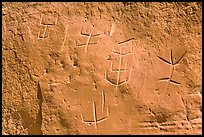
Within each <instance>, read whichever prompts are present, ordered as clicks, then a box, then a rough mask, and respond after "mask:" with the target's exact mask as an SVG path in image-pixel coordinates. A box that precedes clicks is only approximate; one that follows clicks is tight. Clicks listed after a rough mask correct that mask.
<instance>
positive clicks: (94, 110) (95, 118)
mask: <svg viewBox="0 0 204 137" xmlns="http://www.w3.org/2000/svg"><path fill="white" fill-rule="evenodd" d="M93 117H94V125H95V129H96V131H97V130H98V127H97V114H96V105H95V102H94V101H93Z"/></svg>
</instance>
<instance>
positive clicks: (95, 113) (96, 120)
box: [81, 101, 109, 131]
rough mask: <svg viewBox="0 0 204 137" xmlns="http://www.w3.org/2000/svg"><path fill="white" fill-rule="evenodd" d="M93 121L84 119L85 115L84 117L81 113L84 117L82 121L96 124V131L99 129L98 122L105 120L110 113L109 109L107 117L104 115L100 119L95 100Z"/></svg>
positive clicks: (87, 123)
mask: <svg viewBox="0 0 204 137" xmlns="http://www.w3.org/2000/svg"><path fill="white" fill-rule="evenodd" d="M92 107H93V121H91V120H90V121H88V120H84V117H83V114H81V119H82V122H83V123H85V124H86V125H89V126H90V125H91V124H94V126H95V129H96V131H97V130H98V124H99V123H101V122H103V121H105V120H106V119H107V117H108V115H109V111H108V110H107V115H106V117H103V118H100V119H98V116H97V112H96V104H95V102H94V101H93V106H92Z"/></svg>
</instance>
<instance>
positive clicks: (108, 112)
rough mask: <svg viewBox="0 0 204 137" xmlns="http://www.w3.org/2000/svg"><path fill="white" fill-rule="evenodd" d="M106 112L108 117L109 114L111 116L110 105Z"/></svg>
mask: <svg viewBox="0 0 204 137" xmlns="http://www.w3.org/2000/svg"><path fill="white" fill-rule="evenodd" d="M106 114H107V117H108V116H109V114H110V110H109V107H107V112H106Z"/></svg>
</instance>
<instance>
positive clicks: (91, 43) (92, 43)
mask: <svg viewBox="0 0 204 137" xmlns="http://www.w3.org/2000/svg"><path fill="white" fill-rule="evenodd" d="M94 44H98V43H96V42H90V43H88V45H94ZM77 46H78V47H81V46H86V44H79V45H77Z"/></svg>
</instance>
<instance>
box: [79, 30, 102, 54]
mask: <svg viewBox="0 0 204 137" xmlns="http://www.w3.org/2000/svg"><path fill="white" fill-rule="evenodd" d="M93 31H94V28H92V31H91V33H90V34H87V33H82V32H81V36H85V37H88V38H87V41H86V43H83V44H77V46H78V47H82V46H85V49H84V51H85V53H86V52H87V50H88V46H89V45H96V44H98V42H90V41H91V38H93V37H97V36H99V35H100V34H93Z"/></svg>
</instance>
